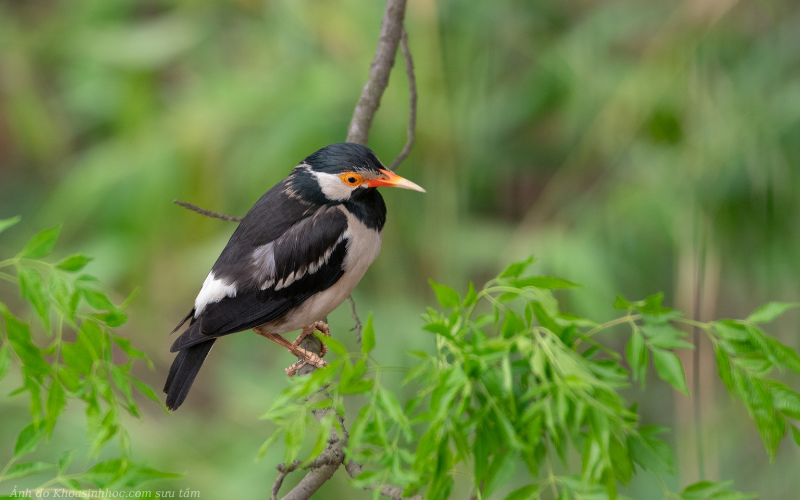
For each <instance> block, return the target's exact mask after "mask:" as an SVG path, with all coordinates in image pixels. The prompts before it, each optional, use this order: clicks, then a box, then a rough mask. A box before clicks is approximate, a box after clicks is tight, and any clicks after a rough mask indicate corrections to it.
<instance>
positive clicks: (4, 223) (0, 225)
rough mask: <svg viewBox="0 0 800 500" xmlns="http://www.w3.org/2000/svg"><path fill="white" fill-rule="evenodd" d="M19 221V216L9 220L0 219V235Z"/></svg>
mask: <svg viewBox="0 0 800 500" xmlns="http://www.w3.org/2000/svg"><path fill="white" fill-rule="evenodd" d="M20 220H22V217H20V216H19V215H17V216H16V217H11V218H10V219H2V220H0V233H2V232H3V231H5V230H6V229H8V228H10V227H11V226H13V225H14V224H16V223H17V222H19V221H20Z"/></svg>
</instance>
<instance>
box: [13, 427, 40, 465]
mask: <svg viewBox="0 0 800 500" xmlns="http://www.w3.org/2000/svg"><path fill="white" fill-rule="evenodd" d="M42 436H44V427H38V428H37V427H36V424H35V423H32V424H29V425H28V426H27V427H25V428H24V429H22V431H21V432H20V433H19V436H18V437H17V444H16V445H14V459H15V460H16V459H18V458H19V457H21V456H23V455H25V454H26V453H30V452H32V451H33V450H35V449H36V445H37V444H39V440H40V439H42Z"/></svg>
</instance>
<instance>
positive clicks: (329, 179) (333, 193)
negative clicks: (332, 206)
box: [313, 172, 353, 201]
mask: <svg viewBox="0 0 800 500" xmlns="http://www.w3.org/2000/svg"><path fill="white" fill-rule="evenodd" d="M313 174H314V177H316V179H317V182H319V187H320V188H321V189H322V194H324V195H325V197H326V198H328V199H329V200H336V201H342V200H347V199H349V198H350V193H352V192H353V188H351V187H350V186H348V185H347V184H345V183H344V182H342V179H341V178H340V177H339V176H338V175H333V174H325V173H322V172H313Z"/></svg>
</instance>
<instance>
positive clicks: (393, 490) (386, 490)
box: [344, 460, 422, 500]
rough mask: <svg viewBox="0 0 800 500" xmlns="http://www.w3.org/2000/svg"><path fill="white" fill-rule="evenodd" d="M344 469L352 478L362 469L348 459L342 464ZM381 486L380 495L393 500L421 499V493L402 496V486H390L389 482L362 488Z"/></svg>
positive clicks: (368, 489)
mask: <svg viewBox="0 0 800 500" xmlns="http://www.w3.org/2000/svg"><path fill="white" fill-rule="evenodd" d="M344 468H345V470H346V471H347V473H348V474H350V477H352V478H353V479H355V478H356V476H358V475H359V474H361V472H363V471H362V469H361V466H360V465H359V464H358V462H356V461H355V460H350V461H349V462H347V464H346V465H345V466H344ZM378 486H380V487H381V495H383V496H385V497H389V498H392V499H393V500H422V495H414V496H413V497H404V496H403V488H398V487H397V486H392V485H391V484H384V485H382V486H381V485H378V484H376V485H374V486H366V487H365V488H364V489H365V490H367V491H375V489H377V488H378Z"/></svg>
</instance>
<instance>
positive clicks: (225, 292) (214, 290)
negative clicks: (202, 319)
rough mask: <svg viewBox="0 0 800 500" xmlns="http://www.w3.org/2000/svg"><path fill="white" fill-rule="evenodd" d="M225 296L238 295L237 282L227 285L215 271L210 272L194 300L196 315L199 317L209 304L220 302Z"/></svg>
mask: <svg viewBox="0 0 800 500" xmlns="http://www.w3.org/2000/svg"><path fill="white" fill-rule="evenodd" d="M225 297H236V283H231V284H230V285H227V284H225V281H224V280H220V279H217V278H216V277H214V272H213V271H212V272H210V273H208V276H207V277H206V280H205V281H204V282H203V288H201V289H200V293H199V294H197V298H196V299H195V300H194V317H195V318H197V317H199V316H200V313H202V312H203V309H205V308H206V306H207V305H208V304H211V303H213V302H219V301H220V300H222V299H224V298H225Z"/></svg>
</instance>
